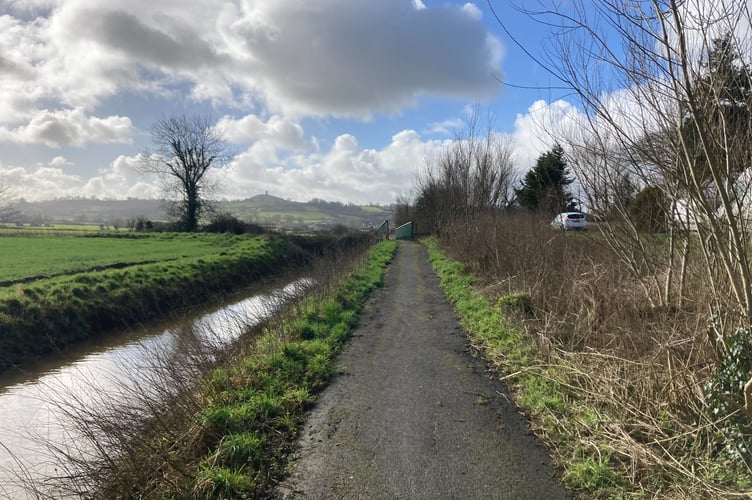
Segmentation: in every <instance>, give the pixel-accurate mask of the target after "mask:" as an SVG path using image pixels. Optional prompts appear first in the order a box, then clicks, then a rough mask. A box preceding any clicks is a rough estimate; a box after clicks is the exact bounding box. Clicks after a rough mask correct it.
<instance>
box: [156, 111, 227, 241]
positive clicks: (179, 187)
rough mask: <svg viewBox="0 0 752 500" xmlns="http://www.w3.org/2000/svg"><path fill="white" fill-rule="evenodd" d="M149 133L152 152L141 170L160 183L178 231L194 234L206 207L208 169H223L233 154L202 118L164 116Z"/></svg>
mask: <svg viewBox="0 0 752 500" xmlns="http://www.w3.org/2000/svg"><path fill="white" fill-rule="evenodd" d="M150 133H151V138H152V143H153V145H154V151H153V152H151V154H147V155H146V160H145V162H144V170H145V171H147V172H150V173H154V174H157V175H158V176H159V177H160V178H161V179H162V181H163V183H164V187H165V188H166V189H167V194H168V199H170V200H172V207H171V213H172V214H173V215H174V216H175V218H176V219H177V222H178V224H179V227H180V229H181V230H183V231H195V230H196V229H197V228H198V224H199V221H200V219H201V216H202V215H203V214H204V212H205V211H206V209H207V207H208V199H207V189H208V187H209V178H208V173H209V171H210V169H212V168H217V167H222V166H225V165H227V164H228V163H229V162H230V161H232V159H233V158H234V157H235V153H234V152H233V151H232V150H231V149H230V147H229V145H228V144H227V142H226V141H225V140H224V139H223V137H222V135H221V134H220V132H219V131H218V130H217V129H216V128H215V127H214V126H213V124H212V122H211V119H210V118H209V117H206V116H192V117H188V116H185V115H174V116H167V117H164V118H162V119H161V120H159V121H158V122H157V123H155V124H154V125H153V126H152V128H151V130H150Z"/></svg>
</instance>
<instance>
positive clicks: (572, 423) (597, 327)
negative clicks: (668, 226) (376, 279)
mask: <svg viewBox="0 0 752 500" xmlns="http://www.w3.org/2000/svg"><path fill="white" fill-rule="evenodd" d="M486 222H487V223H488V224H487V225H484V224H481V223H477V224H474V225H469V224H468V225H458V226H455V227H453V228H447V229H448V230H446V231H443V232H442V238H441V240H440V241H436V240H432V239H431V240H427V241H426V242H425V243H426V245H427V247H428V249H429V255H430V259H431V262H432V264H433V266H434V268H435V269H436V271H437V273H438V274H439V276H440V278H441V282H442V286H443V287H444V289H445V292H446V294H447V296H448V297H449V299H450V300H451V302H453V303H454V306H455V309H456V311H457V314H458V316H459V318H460V322H461V324H462V325H463V327H464V328H465V330H466V331H467V332H468V334H469V336H470V338H471V342H472V343H473V345H474V346H475V347H476V348H478V349H479V350H480V351H481V352H482V353H483V354H484V356H485V357H486V358H487V359H488V361H489V363H490V364H491V366H492V368H494V369H496V370H497V371H498V372H499V376H500V378H501V379H502V380H504V381H505V382H506V383H507V384H508V385H509V387H510V389H511V390H512V393H513V394H514V397H515V401H516V402H517V404H518V405H519V406H520V407H521V408H522V409H523V410H524V411H525V412H526V413H527V414H528V416H529V417H530V419H531V425H532V426H533V429H534V431H535V432H536V433H537V434H538V435H539V436H540V437H541V438H542V439H543V440H544V441H545V442H546V443H547V444H548V445H549V447H550V449H551V451H552V454H553V458H554V460H555V462H556V464H557V465H558V466H559V467H560V468H561V469H562V471H563V472H562V480H563V482H564V483H565V484H566V485H567V486H568V487H570V488H572V489H573V490H574V491H576V492H578V493H580V494H582V495H583V496H587V497H597V498H645V497H648V498H728V497H734V496H744V495H746V494H747V491H748V488H749V485H750V473H749V470H746V469H744V468H743V467H741V468H740V467H738V466H735V465H734V464H733V462H732V461H730V460H728V456H727V455H726V454H725V453H724V452H723V450H722V446H721V444H722V443H721V442H720V439H719V436H718V433H717V428H718V422H715V421H713V420H712V419H710V418H708V416H707V412H706V410H705V408H704V407H703V394H702V390H701V385H702V383H701V381H702V380H704V379H707V377H708V376H709V373H710V367H711V366H712V362H711V359H710V357H709V354H708V352H707V349H708V346H707V343H706V342H703V335H704V331H703V329H702V325H697V324H695V323H693V322H692V321H693V320H692V318H693V317H695V315H694V314H691V312H692V311H691V310H689V311H674V310H666V311H662V310H656V309H653V308H650V307H647V306H645V305H644V304H642V303H641V302H640V301H639V300H638V299H637V298H638V297H639V294H638V293H631V292H630V289H631V287H634V286H635V285H634V284H633V283H631V282H630V281H629V280H628V279H626V278H625V274H620V272H621V271H620V270H619V268H618V265H615V264H614V263H613V262H611V261H609V260H608V258H609V257H608V254H607V253H605V252H602V251H601V249H600V245H599V242H598V239H597V235H591V236H588V235H564V234H560V233H552V232H551V231H550V229H548V228H545V227H543V225H542V224H540V223H536V222H535V221H532V222H533V223H532V224H531V223H530V222H531V221H519V220H515V219H509V218H506V219H505V218H500V219H497V220H494V221H491V222H489V221H486ZM448 255H451V256H452V258H450V257H448ZM453 259H457V260H453ZM699 293H700V292H698V298H697V302H696V303H702V302H701V297H700V296H699Z"/></svg>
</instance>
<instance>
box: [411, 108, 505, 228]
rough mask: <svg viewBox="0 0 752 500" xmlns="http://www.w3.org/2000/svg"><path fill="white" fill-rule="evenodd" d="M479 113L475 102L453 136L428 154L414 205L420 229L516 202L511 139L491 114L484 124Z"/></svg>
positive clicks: (437, 225) (494, 211)
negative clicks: (432, 154)
mask: <svg viewBox="0 0 752 500" xmlns="http://www.w3.org/2000/svg"><path fill="white" fill-rule="evenodd" d="M479 118H480V115H479V112H478V109H477V107H476V109H475V110H474V111H473V112H472V113H471V114H470V115H469V116H468V118H467V121H466V124H465V128H464V129H463V130H461V131H460V132H458V133H457V134H456V136H455V138H454V140H453V141H451V142H450V143H448V144H447V146H446V147H445V148H444V149H443V150H442V151H440V152H439V153H438V154H437V155H436V156H435V157H427V158H426V165H425V170H424V172H423V174H422V176H421V177H420V178H419V179H418V186H417V195H416V198H415V204H414V207H413V208H414V213H415V218H416V219H417V220H418V222H417V225H418V227H419V228H420V230H421V232H423V231H425V232H432V231H435V230H438V229H440V228H441V227H442V226H443V225H445V224H447V223H448V222H449V221H451V220H453V219H457V218H466V219H469V218H471V217H475V216H478V215H480V214H482V213H496V212H498V211H500V210H502V209H505V208H507V207H508V206H510V205H511V201H512V198H513V193H514V191H513V189H512V186H513V184H514V182H515V168H514V158H513V152H512V148H511V144H510V142H509V140H508V138H507V137H506V136H502V135H500V134H497V133H496V132H494V130H493V128H492V123H491V121H490V119H489V121H488V123H487V124H486V127H485V130H482V128H481V126H480V120H479Z"/></svg>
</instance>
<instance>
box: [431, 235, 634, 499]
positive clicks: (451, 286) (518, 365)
mask: <svg viewBox="0 0 752 500" xmlns="http://www.w3.org/2000/svg"><path fill="white" fill-rule="evenodd" d="M424 243H425V244H426V246H427V247H428V251H429V260H430V261H431V263H432V265H433V267H434V269H435V270H436V273H437V274H438V275H439V278H440V279H441V286H442V287H443V289H444V291H445V293H446V295H447V297H448V298H449V300H450V301H451V302H452V303H453V304H454V308H455V311H456V313H457V316H458V318H459V320H460V323H461V324H462V326H463V328H464V329H465V331H466V332H467V333H468V335H469V336H470V337H472V338H473V344H475V345H480V346H481V347H482V349H483V351H484V356H485V357H486V358H487V359H488V360H489V361H490V362H492V363H493V364H495V365H496V366H497V367H499V369H500V371H501V373H502V374H506V376H505V381H506V383H507V385H508V386H509V387H510V389H512V392H513V394H514V396H515V401H516V403H517V404H518V405H519V406H520V407H521V408H523V409H524V410H525V412H526V413H528V414H529V415H530V416H532V418H533V419H534V420H536V421H537V422H538V425H537V427H538V428H539V429H540V431H541V432H542V433H543V434H544V436H543V437H544V438H545V440H546V441H547V442H549V443H550V444H552V445H553V447H552V449H553V452H554V458H555V459H556V461H557V462H558V464H559V465H560V466H562V467H563V469H564V471H563V478H562V479H563V481H564V483H565V484H566V485H567V486H568V487H570V488H572V489H574V490H578V491H581V492H587V495H588V496H589V497H594V498H601V497H603V498H606V497H609V496H611V495H612V494H614V493H615V492H617V491H620V490H621V489H623V488H624V485H625V482H624V481H623V478H620V477H618V475H617V474H616V472H615V469H614V468H613V467H612V465H611V464H610V462H609V460H610V454H609V452H608V450H607V449H604V450H598V451H597V452H596V453H593V450H592V448H588V450H586V451H583V449H581V448H580V443H581V441H580V440H579V439H575V438H574V436H573V433H575V432H583V433H586V432H593V429H595V428H597V424H598V421H599V418H598V417H597V413H595V412H594V411H592V410H591V409H589V408H587V407H585V406H584V405H581V404H579V403H578V399H577V395H576V394H573V393H572V391H571V390H570V389H569V384H568V381H567V376H568V374H569V373H571V370H570V367H567V366H563V365H560V366H552V365H549V362H548V361H547V360H545V359H544V358H543V356H542V355H541V354H540V352H539V351H538V350H537V348H536V347H535V343H534V341H533V340H532V339H529V338H526V337H525V335H524V334H523V333H522V332H521V331H519V330H518V329H515V328H513V327H511V326H510V325H509V324H508V322H507V321H506V320H505V315H507V314H510V313H511V314H520V313H523V314H524V313H527V312H529V309H530V308H531V305H530V304H529V296H527V294H524V293H517V294H510V295H508V296H504V297H502V298H501V300H498V299H497V300H496V301H495V302H494V301H491V300H490V299H488V298H486V297H484V296H483V295H482V294H481V293H480V292H478V291H476V290H475V288H474V287H473V280H474V278H473V276H472V275H471V274H470V273H469V272H467V271H466V270H465V268H464V266H463V265H462V264H461V263H459V262H456V261H452V260H450V259H448V258H447V257H446V256H445V255H444V254H443V253H442V252H441V250H440V249H439V247H438V245H437V243H436V242H435V241H434V240H426V241H425V242H424ZM563 422H564V423H569V424H570V425H566V424H562V423H563ZM581 423H584V424H586V425H581Z"/></svg>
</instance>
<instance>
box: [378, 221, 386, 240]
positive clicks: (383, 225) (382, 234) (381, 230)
mask: <svg viewBox="0 0 752 500" xmlns="http://www.w3.org/2000/svg"><path fill="white" fill-rule="evenodd" d="M376 237H377V238H378V239H380V240H387V239H389V220H385V221H384V222H382V223H381V225H380V226H379V227H378V229H376Z"/></svg>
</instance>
